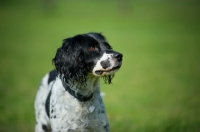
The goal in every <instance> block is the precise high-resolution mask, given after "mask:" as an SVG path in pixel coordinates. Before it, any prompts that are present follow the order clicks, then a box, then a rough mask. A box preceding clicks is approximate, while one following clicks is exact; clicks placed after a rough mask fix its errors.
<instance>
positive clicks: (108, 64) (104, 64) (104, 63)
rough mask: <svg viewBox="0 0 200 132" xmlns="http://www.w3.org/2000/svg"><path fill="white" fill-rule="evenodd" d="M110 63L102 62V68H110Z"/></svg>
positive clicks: (107, 61)
mask: <svg viewBox="0 0 200 132" xmlns="http://www.w3.org/2000/svg"><path fill="white" fill-rule="evenodd" d="M110 65H111V64H110V61H109V59H107V60H105V61H101V66H102V67H103V68H104V69H106V68H107V67H110Z"/></svg>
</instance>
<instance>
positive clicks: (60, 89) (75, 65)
mask: <svg viewBox="0 0 200 132" xmlns="http://www.w3.org/2000/svg"><path fill="white" fill-rule="evenodd" d="M122 58H123V55H122V54H121V53H119V52H117V51H114V50H113V49H112V47H111V46H110V45H109V43H108V42H107V40H106V38H105V37H104V36H103V35H102V34H101V33H95V32H91V33H86V34H79V35H76V36H74V37H70V38H67V39H64V40H63V44H62V46H61V47H60V48H58V49H57V53H56V55H55V57H54V58H53V60H52V63H53V64H54V65H55V70H52V71H50V72H49V73H47V74H46V75H45V76H44V78H43V79H42V81H41V84H40V86H39V89H38V92H37V95H36V100H35V114H36V126H35V132H49V131H52V132H109V131H110V128H109V123H108V120H107V116H106V111H105V106H104V103H103V101H102V97H101V96H100V85H99V81H100V78H103V80H104V82H105V83H106V84H111V83H112V79H113V77H114V74H115V72H116V71H118V70H119V69H120V67H121V65H122Z"/></svg>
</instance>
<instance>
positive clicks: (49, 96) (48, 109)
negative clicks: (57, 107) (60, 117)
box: [45, 91, 51, 117]
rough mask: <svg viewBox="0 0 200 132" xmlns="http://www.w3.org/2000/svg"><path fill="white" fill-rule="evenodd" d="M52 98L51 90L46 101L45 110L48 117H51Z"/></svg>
mask: <svg viewBox="0 0 200 132" xmlns="http://www.w3.org/2000/svg"><path fill="white" fill-rule="evenodd" d="M50 98H51V91H50V92H49V94H48V96H47V99H46V102H45V110H46V113H47V116H48V117H50Z"/></svg>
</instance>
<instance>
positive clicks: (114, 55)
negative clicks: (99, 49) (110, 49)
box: [113, 53, 123, 61]
mask: <svg viewBox="0 0 200 132" xmlns="http://www.w3.org/2000/svg"><path fill="white" fill-rule="evenodd" d="M113 57H114V58H116V59H117V60H118V61H121V60H122V57H123V55H122V54H121V53H114V54H113Z"/></svg>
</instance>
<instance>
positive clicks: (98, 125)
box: [35, 74, 109, 132]
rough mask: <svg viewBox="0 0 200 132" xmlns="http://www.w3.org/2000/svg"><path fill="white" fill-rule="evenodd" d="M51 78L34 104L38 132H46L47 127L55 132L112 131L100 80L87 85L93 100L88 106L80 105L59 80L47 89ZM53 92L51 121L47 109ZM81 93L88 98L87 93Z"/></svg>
mask: <svg viewBox="0 0 200 132" xmlns="http://www.w3.org/2000/svg"><path fill="white" fill-rule="evenodd" d="M48 77H49V74H47V75H46V76H45V77H44V78H43V80H42V82H41V85H40V87H39V91H38V93H37V97H36V101H35V111H36V115H37V116H36V121H37V124H36V128H35V132H44V130H43V129H42V125H43V124H48V126H50V124H51V129H52V131H53V132H58V131H61V132H69V131H72V130H74V131H76V132H88V131H89V132H90V131H91V132H106V131H109V125H108V120H107V117H106V112H105V107H104V104H103V101H102V98H101V96H100V88H99V80H98V79H88V81H87V84H88V86H89V89H90V91H91V92H93V94H94V96H93V98H92V99H91V100H89V101H87V102H80V101H78V100H77V99H76V98H74V97H73V96H71V95H70V94H69V93H68V92H67V91H65V89H64V87H63V85H62V82H61V80H60V78H56V80H54V81H53V82H51V83H50V84H49V85H48V84H47V80H48ZM50 90H51V93H52V94H51V98H50V118H48V116H47V114H46V111H45V106H44V105H45V101H46V98H47V96H48V93H49V91H50ZM79 92H81V94H88V93H86V92H84V90H83V91H79ZM52 111H53V112H52ZM105 127H106V129H105Z"/></svg>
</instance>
